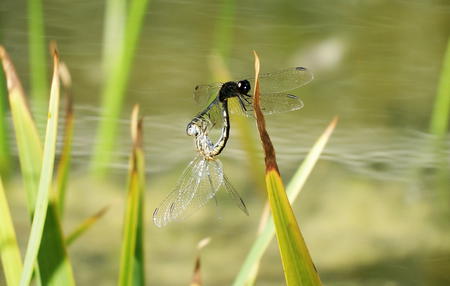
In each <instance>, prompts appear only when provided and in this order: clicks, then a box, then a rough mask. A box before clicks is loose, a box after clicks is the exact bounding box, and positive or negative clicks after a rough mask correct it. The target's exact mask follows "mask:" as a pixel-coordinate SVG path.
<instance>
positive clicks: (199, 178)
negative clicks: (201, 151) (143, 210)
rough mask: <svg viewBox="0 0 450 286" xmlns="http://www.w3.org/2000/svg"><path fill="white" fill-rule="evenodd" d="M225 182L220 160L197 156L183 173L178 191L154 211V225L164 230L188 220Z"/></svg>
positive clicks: (174, 191)
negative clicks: (168, 225)
mask: <svg viewBox="0 0 450 286" xmlns="http://www.w3.org/2000/svg"><path fill="white" fill-rule="evenodd" d="M223 180H224V179H223V171H222V163H221V162H220V161H219V160H206V159H205V158H203V157H202V156H197V157H196V158H195V159H194V160H192V161H191V162H190V163H189V165H188V166H187V167H186V169H185V170H184V171H183V174H182V175H181V178H180V179H179V181H178V183H177V186H176V188H175V190H173V191H172V192H171V193H170V194H169V195H168V196H167V197H166V198H165V199H164V200H163V201H162V203H161V205H160V206H159V207H158V208H156V209H155V211H154V213H153V222H154V223H155V225H156V226H158V227H163V226H165V225H167V224H168V223H169V222H171V221H174V220H182V219H185V218H187V217H188V216H189V215H191V214H193V213H194V212H195V211H196V210H198V209H199V208H201V207H203V206H204V205H205V204H206V203H207V202H208V201H209V200H210V199H211V198H213V197H214V196H215V194H216V193H217V191H218V190H219V188H220V186H221V185H222V184H223Z"/></svg>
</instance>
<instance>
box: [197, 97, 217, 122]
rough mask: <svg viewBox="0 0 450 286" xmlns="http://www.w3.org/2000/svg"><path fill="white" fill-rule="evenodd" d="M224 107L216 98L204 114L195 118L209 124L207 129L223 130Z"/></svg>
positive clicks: (201, 113)
mask: <svg viewBox="0 0 450 286" xmlns="http://www.w3.org/2000/svg"><path fill="white" fill-rule="evenodd" d="M222 113H223V105H222V104H221V103H220V102H219V99H218V98H215V99H214V100H213V101H212V102H211V103H210V104H209V105H208V106H207V107H206V108H205V109H204V110H203V111H202V112H200V113H199V114H197V115H196V116H195V118H200V119H202V120H203V121H204V122H206V123H207V126H208V127H207V129H208V130H211V129H212V128H221V127H222V126H223V116H222Z"/></svg>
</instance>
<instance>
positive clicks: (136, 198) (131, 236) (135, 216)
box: [118, 106, 145, 286]
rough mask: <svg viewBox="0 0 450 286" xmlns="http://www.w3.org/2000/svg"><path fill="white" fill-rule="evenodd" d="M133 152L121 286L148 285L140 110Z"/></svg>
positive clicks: (133, 124)
mask: <svg viewBox="0 0 450 286" xmlns="http://www.w3.org/2000/svg"><path fill="white" fill-rule="evenodd" d="M131 134H132V138H133V151H132V156H131V160H130V162H131V164H130V165H131V166H130V173H129V182H128V198H127V205H126V209H125V218H124V226H123V239H122V252H121V257H120V273H119V283H118V285H123V286H125V285H145V275H144V274H145V272H144V241H143V235H144V233H143V232H144V224H143V213H144V212H143V207H144V186H145V182H144V180H145V179H144V174H145V173H144V166H145V165H144V153H143V149H142V120H141V119H138V107H137V106H135V108H134V109H133V114H132V120H131Z"/></svg>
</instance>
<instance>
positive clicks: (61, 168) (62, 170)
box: [54, 62, 74, 217]
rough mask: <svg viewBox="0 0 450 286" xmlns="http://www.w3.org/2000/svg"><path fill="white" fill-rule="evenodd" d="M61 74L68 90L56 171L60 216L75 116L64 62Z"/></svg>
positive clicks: (56, 197) (55, 198)
mask: <svg viewBox="0 0 450 286" xmlns="http://www.w3.org/2000/svg"><path fill="white" fill-rule="evenodd" d="M63 67H64V68H63ZM62 71H63V72H62ZM59 74H60V75H61V82H62V83H63V86H64V89H65V91H66V92H65V93H66V97H65V98H66V114H65V115H66V120H65V125H64V136H63V138H64V139H63V147H62V152H61V156H60V159H59V163H58V167H57V172H56V180H55V192H54V196H55V197H54V202H55V204H56V205H57V207H58V212H59V215H60V217H63V214H64V201H65V196H66V187H67V180H68V176H69V170H70V159H71V151H72V138H73V127H74V117H73V101H72V95H71V94H70V75H69V73H68V70H67V68H65V65H63V62H61V63H60V73H59ZM63 78H65V80H63Z"/></svg>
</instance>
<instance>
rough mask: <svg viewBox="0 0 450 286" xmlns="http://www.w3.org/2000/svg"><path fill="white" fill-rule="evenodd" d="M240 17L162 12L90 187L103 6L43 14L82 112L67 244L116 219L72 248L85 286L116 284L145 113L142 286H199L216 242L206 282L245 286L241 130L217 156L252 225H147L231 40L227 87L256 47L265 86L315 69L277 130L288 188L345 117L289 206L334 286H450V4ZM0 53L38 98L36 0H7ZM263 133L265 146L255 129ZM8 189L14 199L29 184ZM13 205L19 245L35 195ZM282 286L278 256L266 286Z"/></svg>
mask: <svg viewBox="0 0 450 286" xmlns="http://www.w3.org/2000/svg"><path fill="white" fill-rule="evenodd" d="M231 3H232V6H234V9H233V10H234V12H231V13H224V12H223V11H224V7H225V6H224V4H223V3H222V1H191V0H177V1H156V0H152V1H150V4H149V7H148V10H147V12H146V16H145V25H144V27H143V29H142V31H141V34H140V37H139V44H138V48H137V50H136V54H135V60H134V61H133V66H132V72H131V75H130V82H129V85H128V88H127V91H126V103H125V104H124V106H123V110H124V111H123V113H122V119H121V120H118V121H117V123H116V124H117V126H119V128H120V130H121V131H120V136H119V139H118V140H117V144H116V148H115V150H114V152H113V155H114V159H113V162H112V163H110V164H109V165H108V169H109V170H110V172H111V174H112V176H110V177H109V178H108V179H107V180H103V181H99V180H92V179H90V177H89V176H88V175H87V174H88V165H89V158H90V157H91V155H92V148H93V145H94V143H95V142H94V141H95V138H96V137H95V126H96V125H97V124H98V122H99V120H100V118H101V113H100V108H99V106H100V93H101V89H102V81H103V76H102V74H103V68H104V67H103V63H102V56H103V49H104V41H103V29H104V14H105V2H104V1H97V0H95V1H93V0H90V1H65V0H60V1H44V7H43V8H44V22H45V40H46V42H48V41H50V40H56V41H57V43H58V46H59V50H60V53H61V57H62V59H63V60H64V61H65V62H66V64H67V66H68V67H69V69H70V71H71V73H72V81H73V94H74V97H75V102H76V103H75V134H74V146H73V164H74V165H75V166H76V167H75V171H74V172H73V173H72V174H71V181H70V185H69V191H68V201H67V216H66V222H67V223H66V225H65V226H64V228H65V229H67V230H70V229H72V228H73V227H74V226H75V225H77V223H78V222H79V221H80V220H81V219H82V218H85V217H86V216H88V215H90V214H92V213H93V212H95V211H97V210H98V209H99V208H101V207H103V206H104V205H110V210H109V212H108V213H107V214H106V215H105V217H104V218H102V220H101V221H99V223H98V224H97V225H96V226H95V227H93V229H92V230H90V231H89V232H88V233H87V234H86V235H85V236H83V237H82V238H81V239H80V240H79V241H78V242H76V243H75V244H74V245H73V246H71V248H70V250H69V254H70V256H71V258H72V260H73V265H74V266H73V267H74V272H75V276H76V279H77V282H78V283H79V284H80V285H94V284H95V285H111V284H113V283H114V281H116V276H117V275H116V273H117V269H118V256H119V248H120V240H121V223H122V213H123V212H122V210H123V207H124V206H123V204H124V203H123V198H124V196H125V193H124V189H125V185H126V183H125V180H126V174H127V171H126V169H127V166H128V156H129V155H128V154H129V151H130V148H131V146H130V140H129V139H128V138H129V135H128V133H129V132H128V126H129V120H128V118H129V113H130V111H131V107H132V105H133V104H134V103H139V104H140V105H141V110H142V113H143V114H144V115H145V119H144V132H145V144H146V147H145V151H146V163H147V171H148V172H147V175H148V177H147V181H148V189H147V194H146V195H147V206H146V212H147V213H146V221H147V226H148V229H147V233H146V243H147V250H146V255H147V263H148V264H147V277H148V284H149V285H185V284H187V283H188V281H190V277H191V273H192V268H193V262H194V259H195V256H196V254H197V252H196V248H195V246H196V244H197V242H198V241H199V240H200V239H202V238H204V237H206V236H210V237H211V238H212V241H211V243H210V245H208V246H207V247H206V248H205V249H204V251H203V252H202V258H203V266H202V272H203V275H204V280H205V285H229V284H230V283H231V282H232V281H233V279H234V277H235V275H236V273H237V272H238V270H239V268H240V264H241V262H242V260H243V259H244V257H245V255H246V253H247V251H248V249H249V247H250V246H251V244H252V242H253V240H254V236H255V233H256V230H257V227H256V226H257V225H258V220H259V216H260V212H261V210H262V207H263V204H264V194H265V193H264V191H263V190H260V189H255V188H254V185H253V181H252V178H251V168H252V166H250V165H249V164H248V162H247V158H246V155H245V152H244V151H243V150H242V144H241V142H240V138H239V136H238V134H237V132H236V131H235V130H233V128H232V133H231V140H230V142H229V145H228V146H227V148H226V150H225V151H224V153H223V155H222V156H221V157H222V159H223V162H224V170H225V172H226V173H227V176H228V177H229V178H230V180H231V182H232V183H233V184H234V186H235V187H236V189H237V190H238V191H239V192H240V193H241V195H242V196H243V198H244V199H245V201H246V202H247V204H248V208H249V211H250V217H246V216H245V215H243V214H242V213H240V212H239V211H238V209H237V208H235V207H234V206H233V205H232V204H228V203H227V202H223V203H221V204H219V206H218V207H215V206H214V204H210V206H208V207H207V208H205V209H203V210H201V211H199V213H198V214H196V215H195V216H193V217H191V218H189V219H188V220H187V221H185V222H182V223H176V224H173V225H170V226H168V227H167V228H163V229H158V228H156V227H155V226H154V225H153V224H152V222H151V213H152V211H153V209H154V208H155V207H156V206H157V205H158V203H159V202H160V201H161V200H162V199H163V198H164V196H165V194H167V193H168V192H169V191H170V190H171V189H172V188H173V187H174V185H175V181H176V179H177V178H178V176H179V175H180V174H181V172H182V170H183V168H184V167H185V166H186V165H187V164H188V162H189V161H190V160H191V158H193V157H194V154H195V153H194V149H193V145H192V140H191V138H189V137H188V136H186V135H185V126H186V124H187V122H189V120H190V119H191V118H192V117H193V115H195V114H196V113H197V112H198V111H199V110H200V107H199V106H196V105H195V102H194V101H193V99H192V90H193V88H194V86H195V85H197V84H201V83H209V82H211V81H214V78H213V77H214V76H213V73H212V70H213V69H214V63H215V62H214V60H215V57H214V55H213V51H214V49H215V47H217V46H218V45H220V44H218V41H222V40H223V38H224V36H226V37H228V36H229V38H227V40H226V43H228V44H229V45H230V46H229V49H227V57H226V59H227V60H226V64H227V66H228V68H229V69H230V71H231V73H232V77H233V78H236V79H239V77H241V76H248V75H251V74H252V72H253V57H252V50H256V51H257V52H258V54H259V56H260V59H261V62H262V67H261V69H262V72H270V71H275V70H278V69H283V68H285V67H291V66H305V67H308V68H309V69H310V70H312V71H313V72H314V75H315V79H314V81H313V82H312V83H310V84H309V85H308V86H306V87H303V88H301V89H299V90H297V91H294V92H293V93H294V94H296V95H298V96H299V97H301V98H302V100H303V101H304V103H305V107H304V108H303V109H302V110H300V111H296V112H291V113H289V114H280V115H274V116H271V117H267V118H266V120H267V122H268V127H269V132H270V134H271V136H272V139H273V141H274V145H275V148H276V150H277V157H278V160H279V165H280V169H281V172H282V175H283V176H284V178H285V179H286V181H287V180H288V179H289V178H290V176H291V175H292V173H293V172H294V170H295V169H296V167H297V166H298V165H299V163H300V162H301V161H302V159H303V158H304V156H305V154H306V152H307V151H308V150H309V148H310V147H311V145H312V144H313V142H314V140H315V139H316V138H317V137H318V136H319V135H320V133H321V132H322V130H323V129H324V128H325V126H326V125H327V123H328V122H329V121H330V120H331V118H332V117H333V116H335V115H338V116H339V118H340V121H339V124H338V127H337V130H336V132H335V133H334V134H333V136H332V137H331V141H330V143H329V145H328V146H327V148H326V149H325V153H324V155H323V159H322V160H321V161H320V162H319V164H318V166H317V168H316V169H315V170H314V172H313V173H312V175H311V177H310V180H309V181H308V183H307V184H306V186H305V188H304V190H303V192H302V194H301V199H300V200H298V202H296V203H295V205H294V210H295V212H296V214H297V218H298V220H299V224H300V226H301V227H302V231H303V235H304V237H305V240H306V243H307V245H308V246H309V249H310V252H311V256H312V258H313V260H314V261H315V264H316V266H317V268H318V270H319V273H320V275H321V278H322V280H323V282H324V284H326V285H449V284H450V226H449V223H448V222H449V215H450V208H449V202H450V174H449V172H448V165H449V162H450V143H449V142H450V137H449V135H448V133H447V135H446V137H445V138H444V140H443V141H444V144H442V146H441V147H439V148H434V147H433V144H432V142H433V140H434V139H435V138H434V137H433V135H431V134H429V133H428V129H429V124H430V118H431V113H432V110H433V104H434V100H435V96H436V93H437V87H438V84H439V77H440V73H441V68H442V62H443V57H444V54H445V49H446V46H447V42H448V39H449V36H450V2H449V1H447V0H441V1H437V0H436V1H431V0H429V1H425V0H413V1H404V0H395V1H386V0H367V1H351V0H348V1H323V0H321V1H317V0H316V1H313V0H310V1H236V2H231ZM233 3H234V4H233ZM223 27H226V28H223ZM227 31H228V32H229V35H228V34H227V35H224V34H223V33H227ZM0 43H1V44H2V45H4V46H5V47H6V49H7V50H8V51H9V53H10V55H11V58H12V60H13V61H14V63H15V65H16V68H17V70H18V74H19V75H20V76H21V79H22V81H23V83H24V86H25V89H28V88H29V80H30V72H29V65H28V61H29V59H28V35H27V13H26V3H25V2H24V1H13V0H6V1H5V0H3V1H2V3H1V5H0ZM49 60H50V58H49ZM48 62H50V61H48ZM49 71H50V68H49ZM448 80H450V79H448ZM249 120H250V119H249ZM231 124H232V127H233V122H232V123H231ZM252 124H253V122H252ZM253 132H254V134H255V138H256V128H254V130H253ZM233 135H234V136H233ZM13 141H14V138H13V134H11V142H13ZM260 156H261V158H262V154H260ZM446 168H447V169H446ZM442 170H444V171H442ZM10 185H13V186H14V185H16V186H15V187H13V189H19V188H20V180H19V179H17V180H12V182H10ZM7 195H8V197H9V198H10V203H11V206H12V212H13V216H14V218H15V224H16V227H17V228H18V231H19V240H21V241H20V242H21V244H22V245H24V244H25V243H26V235H25V234H26V233H27V232H28V225H29V223H28V218H27V215H26V214H27V212H26V210H25V201H26V199H25V194H24V193H23V192H18V191H12V192H9V193H8V194H7ZM21 234H22V235H21ZM0 281H1V280H0ZM283 281H284V278H283V274H282V270H281V263H280V259H279V254H278V250H277V247H276V245H275V244H273V245H272V247H271V248H270V249H269V252H268V253H267V254H266V256H265V258H264V259H263V264H262V269H261V273H260V275H259V277H258V280H257V283H256V285H281V284H283V283H284V282H283Z"/></svg>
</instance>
